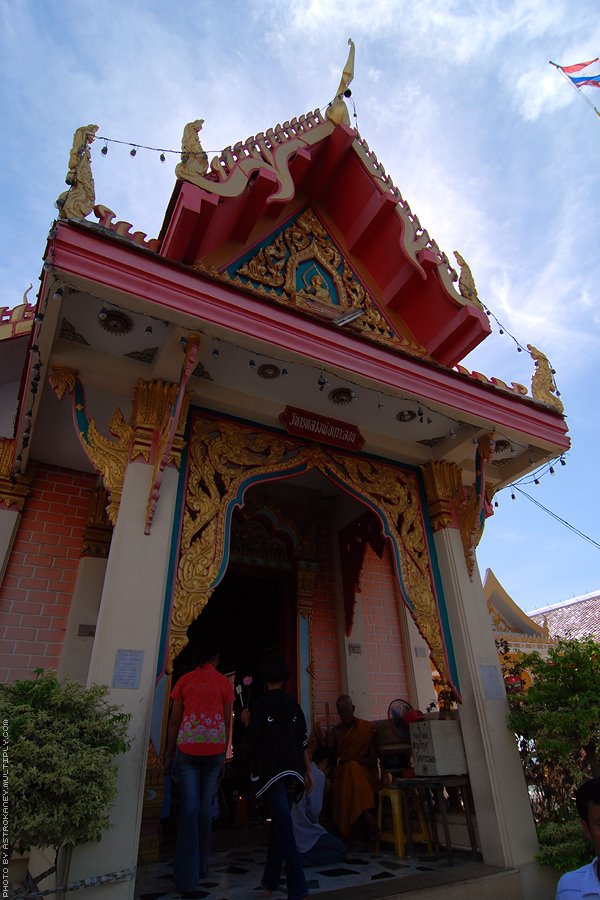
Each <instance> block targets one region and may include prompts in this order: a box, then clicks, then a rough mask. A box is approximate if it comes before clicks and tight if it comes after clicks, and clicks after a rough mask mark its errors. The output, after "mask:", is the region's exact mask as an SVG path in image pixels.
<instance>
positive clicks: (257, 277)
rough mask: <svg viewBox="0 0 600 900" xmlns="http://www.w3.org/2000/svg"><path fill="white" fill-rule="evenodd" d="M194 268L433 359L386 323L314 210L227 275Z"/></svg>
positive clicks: (197, 263) (290, 225) (288, 226)
mask: <svg viewBox="0 0 600 900" xmlns="http://www.w3.org/2000/svg"><path fill="white" fill-rule="evenodd" d="M194 268H196V269H198V270H200V271H205V272H207V273H208V274H210V275H211V276H212V277H217V278H219V279H221V280H225V281H229V282H233V283H234V284H237V285H238V286H240V287H242V288H244V290H247V291H249V292H250V293H253V294H258V295H259V296H261V297H265V298H267V299H268V300H270V301H273V302H275V303H279V304H281V305H283V306H287V307H292V308H295V309H297V310H299V311H301V312H303V313H306V314H308V315H311V316H314V317H315V318H318V319H325V320H327V321H330V322H332V323H333V324H335V323H336V320H338V321H339V320H340V318H341V317H342V316H347V317H348V320H347V321H346V322H345V323H344V326H343V327H344V328H345V329H347V330H350V331H353V332H354V333H358V334H360V335H361V336H363V337H366V338H368V339H370V340H373V341H376V342H377V343H380V344H385V345H386V346H388V347H393V348H395V349H398V350H403V351H405V352H407V353H410V354H411V355H412V356H417V357H420V358H421V357H425V356H427V351H426V350H425V348H424V347H423V346H422V345H421V344H419V343H418V342H417V341H415V340H414V338H412V337H409V336H407V335H402V334H400V333H398V332H397V331H395V330H394V329H393V328H392V326H391V325H390V323H389V322H388V321H387V319H385V318H384V316H383V315H382V314H381V312H380V311H379V309H378V308H377V303H376V302H375V300H374V299H373V297H372V296H371V294H370V293H369V292H368V291H367V290H366V288H365V287H364V286H363V284H362V283H361V281H360V279H359V278H358V277H357V275H356V273H355V272H354V270H353V268H352V266H351V265H350V264H349V262H348V261H347V259H346V258H345V257H344V256H343V254H342V253H341V252H340V250H339V249H338V247H337V245H336V244H335V242H334V241H333V239H332V238H331V236H330V235H329V234H328V233H327V231H326V230H325V228H324V227H323V225H322V224H321V222H320V221H319V219H318V218H317V216H316V215H315V213H314V212H313V210H312V209H310V208H309V209H306V210H304V212H302V213H301V214H300V215H299V216H298V217H297V218H296V219H294V221H293V222H291V224H288V225H287V226H286V227H285V228H284V229H283V230H280V231H279V232H278V233H277V235H276V236H275V237H274V238H271V239H269V242H268V243H266V244H264V245H263V246H262V247H260V248H259V249H258V250H256V249H255V250H253V251H252V252H251V253H249V254H247V255H246V256H245V257H243V258H242V259H241V260H238V261H237V262H236V263H234V264H233V265H231V266H229V267H228V268H227V269H226V270H225V271H223V272H218V271H216V270H215V269H214V268H207V267H206V266H205V265H204V263H203V261H202V260H198V262H196V263H195V266H194ZM353 314H356V318H354V319H352V315H353Z"/></svg>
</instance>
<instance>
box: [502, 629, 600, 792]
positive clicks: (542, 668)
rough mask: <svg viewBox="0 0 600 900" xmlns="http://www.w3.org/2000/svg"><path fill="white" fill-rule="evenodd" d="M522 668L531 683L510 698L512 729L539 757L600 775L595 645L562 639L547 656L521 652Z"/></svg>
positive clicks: (598, 651)
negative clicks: (521, 692) (521, 691)
mask: <svg viewBox="0 0 600 900" xmlns="http://www.w3.org/2000/svg"><path fill="white" fill-rule="evenodd" d="M523 667H524V668H526V669H527V670H528V671H529V672H530V673H531V676H532V679H533V684H532V685H531V687H530V688H529V690H528V691H527V692H526V693H524V694H515V695H512V696H511V697H510V698H509V703H510V707H511V709H510V713H509V724H510V726H511V728H513V729H514V731H515V733H516V734H517V735H519V736H520V737H521V739H522V740H523V741H525V742H527V744H528V745H529V746H530V750H531V753H532V754H533V755H535V757H536V758H537V759H538V760H541V761H542V762H543V761H553V762H558V763H559V764H561V765H562V766H564V767H565V769H567V770H570V771H571V772H573V771H578V772H581V770H582V765H583V770H584V772H583V774H584V776H585V775H586V774H587V775H588V776H592V777H596V776H598V775H600V644H598V642H597V641H595V640H594V638H592V637H588V638H584V639H581V640H575V639H571V640H564V639H563V640H560V641H559V642H558V644H557V645H556V646H555V647H552V648H551V649H550V651H549V653H548V656H547V657H546V658H545V657H542V656H540V654H539V653H537V652H534V653H529V654H527V655H526V656H524V658H523ZM585 770H587V772H586V771H585Z"/></svg>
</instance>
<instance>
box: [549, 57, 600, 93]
mask: <svg viewBox="0 0 600 900" xmlns="http://www.w3.org/2000/svg"><path fill="white" fill-rule="evenodd" d="M598 63H600V56H597V57H596V59H589V60H588V61H587V62H582V63H575V65H573V66H558V68H559V69H562V71H563V72H564V73H565V75H566V76H567V77H568V78H569V79H570V80H571V81H572V82H573V84H574V85H575V87H577V88H581V87H599V88H600V71H596V72H595V73H594V74H592V73H588V74H587V75H578V76H577V77H576V78H574V77H573V74H572V73H574V72H581V71H583V69H587V67H588V66H594V67H595V68H596V69H598V68H600V67H599V66H598V65H597V64H598Z"/></svg>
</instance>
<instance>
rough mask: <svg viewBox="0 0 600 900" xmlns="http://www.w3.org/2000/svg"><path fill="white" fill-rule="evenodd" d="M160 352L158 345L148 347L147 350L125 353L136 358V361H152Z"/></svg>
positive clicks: (130, 357) (131, 357)
mask: <svg viewBox="0 0 600 900" xmlns="http://www.w3.org/2000/svg"><path fill="white" fill-rule="evenodd" d="M157 353H158V347H146V349H145V350H132V351H131V353H124V354H123V356H127V357H128V358H129V359H135V361H136V362H142V363H151V362H154V357H155V356H156V354H157Z"/></svg>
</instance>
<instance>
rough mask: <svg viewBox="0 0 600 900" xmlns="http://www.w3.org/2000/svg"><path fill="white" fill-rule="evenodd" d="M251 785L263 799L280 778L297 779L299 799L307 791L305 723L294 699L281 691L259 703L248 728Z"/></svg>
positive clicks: (255, 707)
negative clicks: (305, 783)
mask: <svg viewBox="0 0 600 900" xmlns="http://www.w3.org/2000/svg"><path fill="white" fill-rule="evenodd" d="M247 738H248V749H249V750H250V752H251V754H252V758H253V761H252V776H251V778H252V784H253V785H254V790H255V792H256V796H257V797H260V796H261V795H262V794H264V792H265V791H267V790H268V789H269V788H270V787H271V785H272V784H274V783H275V782H276V781H279V779H280V778H292V779H295V781H296V784H297V791H296V795H295V799H296V800H299V799H300V798H301V797H302V794H303V792H304V772H305V764H304V748H305V747H306V743H307V735H306V720H305V718H304V713H303V712H302V710H301V708H300V706H299V705H298V704H297V703H296V701H295V700H294V699H293V697H290V695H289V694H286V693H285V691H283V690H281V688H276V689H275V690H272V691H267V693H266V694H263V695H262V696H261V697H259V698H258V699H257V700H256V703H255V704H254V706H253V708H252V712H251V714H250V724H249V726H248V735H247Z"/></svg>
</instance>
